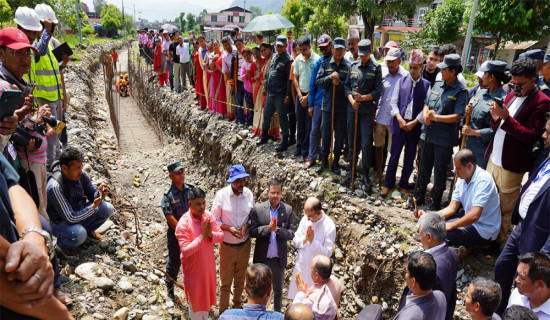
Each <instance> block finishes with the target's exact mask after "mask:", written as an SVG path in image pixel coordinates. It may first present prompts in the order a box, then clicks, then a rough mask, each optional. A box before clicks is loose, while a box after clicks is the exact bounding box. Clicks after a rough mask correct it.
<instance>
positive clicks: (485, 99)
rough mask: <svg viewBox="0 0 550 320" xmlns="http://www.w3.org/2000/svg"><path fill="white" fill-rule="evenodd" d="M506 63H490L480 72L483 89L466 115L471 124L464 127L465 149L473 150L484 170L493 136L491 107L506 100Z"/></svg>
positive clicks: (471, 100) (477, 94)
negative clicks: (486, 153) (499, 100)
mask: <svg viewBox="0 0 550 320" xmlns="http://www.w3.org/2000/svg"><path fill="white" fill-rule="evenodd" d="M505 70H506V62H504V61H498V60H494V61H488V62H486V63H485V64H484V65H483V66H481V68H479V72H481V73H482V76H481V80H482V81H483V88H480V89H479V90H478V91H477V92H476V95H475V96H474V97H473V98H472V99H470V103H469V104H468V105H467V106H466V112H465V113H466V115H468V114H470V123H469V125H467V126H466V125H465V126H463V127H462V134H463V135H464V136H466V142H465V145H464V146H465V147H466V148H468V149H470V150H472V152H473V153H474V155H475V157H476V164H477V165H478V166H479V167H480V168H482V169H485V168H487V161H488V159H485V151H486V150H487V146H488V145H489V141H490V140H491V137H492V135H493V130H492V129H491V126H490V123H491V112H490V110H491V106H492V105H493V101H494V99H495V98H500V99H502V100H504V98H506V94H507V93H506V91H505V90H504V88H502V84H503V82H507V81H505V79H506V76H505V74H504V71H505Z"/></svg>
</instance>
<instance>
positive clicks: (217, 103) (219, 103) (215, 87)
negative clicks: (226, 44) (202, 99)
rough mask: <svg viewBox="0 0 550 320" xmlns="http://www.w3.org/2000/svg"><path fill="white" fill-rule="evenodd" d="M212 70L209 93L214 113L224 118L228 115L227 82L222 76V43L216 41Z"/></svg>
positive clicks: (210, 58)
mask: <svg viewBox="0 0 550 320" xmlns="http://www.w3.org/2000/svg"><path fill="white" fill-rule="evenodd" d="M209 60H210V70H212V78H211V82H212V86H211V89H212V90H211V91H210V92H209V98H210V99H212V100H213V103H212V109H211V111H212V113H214V114H216V113H218V114H219V116H220V117H222V118H223V116H224V115H226V114H227V105H226V102H225V101H226V99H225V81H224V79H223V74H222V52H221V51H220V43H219V42H218V41H217V40H214V42H213V44H212V53H210V57H209Z"/></svg>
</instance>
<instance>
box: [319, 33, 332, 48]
mask: <svg viewBox="0 0 550 320" xmlns="http://www.w3.org/2000/svg"><path fill="white" fill-rule="evenodd" d="M331 42H332V39H331V38H330V36H329V35H328V34H326V33H325V34H323V35H321V36H320V37H319V40H317V46H318V47H326V46H328V45H329V43H331Z"/></svg>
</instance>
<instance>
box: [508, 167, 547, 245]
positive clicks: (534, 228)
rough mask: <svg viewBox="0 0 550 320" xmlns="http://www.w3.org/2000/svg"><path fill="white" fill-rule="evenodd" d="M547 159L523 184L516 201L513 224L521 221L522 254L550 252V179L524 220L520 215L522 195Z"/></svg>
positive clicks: (520, 241)
mask: <svg viewBox="0 0 550 320" xmlns="http://www.w3.org/2000/svg"><path fill="white" fill-rule="evenodd" d="M516 158H518V157H516ZM546 161H550V157H548V158H546V160H545V161H544V162H543V164H542V165H541V166H540V167H539V168H538V169H537V171H535V172H534V173H533V174H532V175H531V177H530V178H529V180H527V182H526V183H525V185H523V188H522V189H521V192H520V194H519V197H518V201H516V205H515V207H514V212H513V213H512V224H514V225H517V224H518V223H520V222H521V231H520V232H521V233H520V236H519V253H520V254H524V253H528V252H538V251H540V252H543V253H546V254H550V214H548V213H549V212H550V180H547V181H546V183H545V184H544V185H543V186H542V188H541V189H540V190H539V192H538V193H537V195H536V196H535V198H533V201H532V202H531V205H529V208H528V209H527V214H526V215H525V219H523V221H521V216H520V215H519V205H520V202H521V197H522V196H523V194H524V193H525V191H526V190H527V188H529V186H530V185H531V183H532V182H533V179H534V178H535V177H536V176H537V174H538V173H539V171H540V170H541V169H542V166H543V165H544V163H546Z"/></svg>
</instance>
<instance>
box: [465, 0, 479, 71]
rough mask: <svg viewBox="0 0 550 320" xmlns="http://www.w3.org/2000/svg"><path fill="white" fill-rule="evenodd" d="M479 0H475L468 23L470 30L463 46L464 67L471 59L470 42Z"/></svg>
mask: <svg viewBox="0 0 550 320" xmlns="http://www.w3.org/2000/svg"><path fill="white" fill-rule="evenodd" d="M478 2H479V0H474V6H473V7H472V15H470V22H469V23H468V32H466V39H464V47H463V48H462V68H465V67H466V63H467V62H468V59H469V53H470V42H471V40H472V31H473V29H474V20H475V18H476V13H477V4H478Z"/></svg>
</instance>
